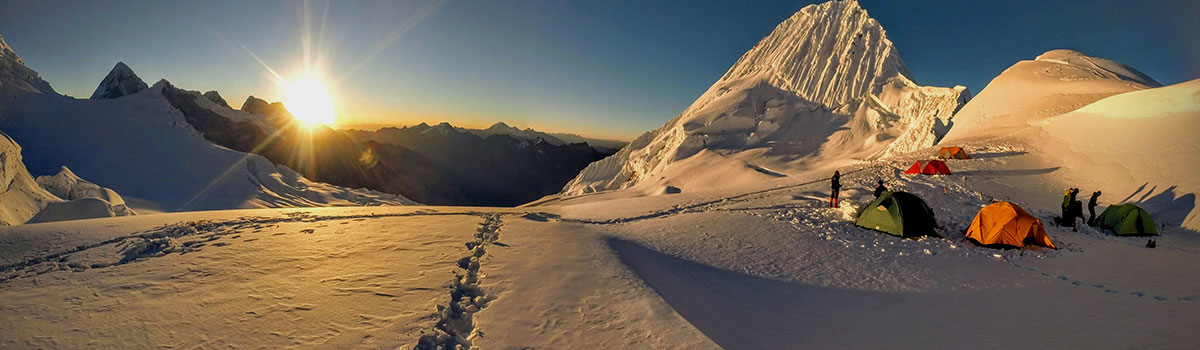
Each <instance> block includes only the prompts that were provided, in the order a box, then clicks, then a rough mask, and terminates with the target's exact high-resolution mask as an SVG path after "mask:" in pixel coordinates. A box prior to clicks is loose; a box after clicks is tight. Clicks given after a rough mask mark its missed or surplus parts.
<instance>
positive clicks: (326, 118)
mask: <svg viewBox="0 0 1200 350" xmlns="http://www.w3.org/2000/svg"><path fill="white" fill-rule="evenodd" d="M284 85H285V86H286V89H287V90H286V91H287V96H286V97H284V100H283V105H284V107H287V110H288V112H291V113H292V115H293V116H295V117H296V119H297V120H299V121H301V122H302V123H304V124H305V125H307V126H312V125H316V124H318V123H320V124H325V125H329V126H333V124H334V121H335V120H336V119H337V118H336V117H335V115H334V112H333V100H332V99H330V98H329V93H328V92H326V91H325V87H324V86H323V85H321V82H319V81H317V80H316V79H312V78H304V79H300V80H297V81H294V82H287V83H285V84H284Z"/></svg>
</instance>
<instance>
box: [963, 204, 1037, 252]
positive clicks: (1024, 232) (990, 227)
mask: <svg viewBox="0 0 1200 350" xmlns="http://www.w3.org/2000/svg"><path fill="white" fill-rule="evenodd" d="M967 238H970V239H971V240H974V241H975V242H977V243H979V244H982V245H993V244H995V245H1005V246H1013V247H1018V248H1020V247H1024V246H1025V245H1026V244H1027V243H1032V244H1037V245H1040V246H1043V247H1049V248H1052V249H1058V247H1055V246H1054V243H1052V242H1050V236H1047V235H1046V229H1045V228H1042V222H1041V221H1040V220H1038V219H1037V218H1035V217H1033V215H1029V213H1028V212H1026V211H1025V209H1023V208H1021V207H1020V206H1018V205H1016V204H1013V203H1009V202H996V203H992V204H989V205H988V206H986V207H983V209H980V210H979V213H978V214H975V220H974V221H971V227H968V228H967Z"/></svg>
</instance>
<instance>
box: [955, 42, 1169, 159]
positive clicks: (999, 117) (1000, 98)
mask: <svg viewBox="0 0 1200 350" xmlns="http://www.w3.org/2000/svg"><path fill="white" fill-rule="evenodd" d="M1158 86H1161V84H1159V83H1158V82H1156V81H1154V79H1151V78H1150V77H1147V76H1146V75H1145V74H1142V73H1141V72H1138V71H1137V70H1136V69H1134V68H1132V67H1128V66H1126V65H1123V64H1120V63H1117V62H1114V61H1111V60H1107V59H1103V58H1099V57H1091V56H1088V55H1085V54H1083V53H1081V52H1078V51H1072V50H1051V51H1047V52H1046V53H1043V54H1041V55H1039V56H1038V57H1037V58H1035V59H1033V60H1025V61H1020V62H1017V64H1014V65H1013V66H1012V67H1009V68H1008V69H1005V70H1004V72H1002V73H1000V75H998V76H996V78H993V79H992V81H991V82H989V83H988V85H987V86H985V87H984V88H983V91H980V92H979V94H978V95H976V96H975V97H974V98H972V99H971V101H970V102H969V103H967V105H965V106H963V108H962V110H960V111H959V112H958V113H956V114H955V115H954V127H953V128H952V129H951V130H950V132H949V133H948V134H947V135H946V139H947V140H956V139H967V138H972V137H978V136H986V135H998V134H1002V133H1005V132H1011V131H1013V130H1014V129H1019V128H1022V127H1024V126H1027V125H1029V124H1030V123H1036V122H1038V121H1040V120H1042V119H1045V118H1049V117H1053V116H1056V115H1059V114H1063V113H1066V112H1070V111H1073V110H1075V109H1078V108H1080V107H1083V106H1085V105H1087V104H1089V103H1092V102H1095V101H1097V100H1100V99H1102V98H1105V97H1108V96H1112V95H1116V94H1120V93H1125V92H1130V91H1137V90H1141V89H1146V88H1151V87H1158ZM981 134H982V135H981Z"/></svg>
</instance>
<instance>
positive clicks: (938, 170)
mask: <svg viewBox="0 0 1200 350" xmlns="http://www.w3.org/2000/svg"><path fill="white" fill-rule="evenodd" d="M921 173H922V174H925V175H935V174H941V175H950V168H949V167H947V166H946V162H943V161H940V160H937V159H934V160H931V161H929V163H926V164H925V169H924V170H921Z"/></svg>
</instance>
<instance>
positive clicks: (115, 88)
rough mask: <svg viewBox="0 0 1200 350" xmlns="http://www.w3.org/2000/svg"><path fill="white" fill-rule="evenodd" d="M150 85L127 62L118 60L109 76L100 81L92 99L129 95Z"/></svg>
mask: <svg viewBox="0 0 1200 350" xmlns="http://www.w3.org/2000/svg"><path fill="white" fill-rule="evenodd" d="M148 87H149V86H147V85H146V82H144V81H142V78H139V77H138V76H137V74H134V73H133V70H132V69H129V66H126V65H125V62H117V65H116V66H114V67H113V69H112V71H110V72H108V76H105V77H104V80H101V81H100V86H97V87H96V92H93V93H92V99H101V98H118V97H121V96H129V95H132V94H135V93H137V92H138V91H142V90H145V89H146V88H148Z"/></svg>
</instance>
